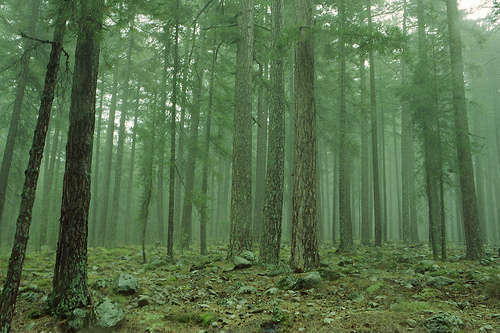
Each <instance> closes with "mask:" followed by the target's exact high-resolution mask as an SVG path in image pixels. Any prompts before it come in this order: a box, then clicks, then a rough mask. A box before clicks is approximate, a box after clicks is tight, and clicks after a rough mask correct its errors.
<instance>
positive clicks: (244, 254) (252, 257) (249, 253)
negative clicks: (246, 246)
mask: <svg viewBox="0 0 500 333" xmlns="http://www.w3.org/2000/svg"><path fill="white" fill-rule="evenodd" d="M240 257H242V258H243V259H246V260H248V261H250V262H256V261H257V257H256V256H255V254H253V252H252V251H248V250H247V251H243V252H241V253H240Z"/></svg>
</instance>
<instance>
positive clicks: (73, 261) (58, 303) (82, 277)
mask: <svg viewBox="0 0 500 333" xmlns="http://www.w3.org/2000/svg"><path fill="white" fill-rule="evenodd" d="M102 7H103V3H102V0H91V1H87V2H82V3H80V4H79V6H78V7H77V8H78V9H79V11H80V13H79V14H80V15H79V16H78V17H80V21H79V22H78V28H79V31H78V39H77V42H76V50H75V68H74V72H73V73H74V74H73V88H72V93H71V108H70V118H69V120H70V126H69V131H68V143H67V146H66V168H65V172H64V183H63V197H62V206H61V219H60V229H59V241H58V244H57V255H56V264H55V268H54V278H53V281H52V282H53V290H52V293H51V295H50V302H51V305H52V308H53V310H54V312H55V313H57V314H64V313H68V312H71V311H72V310H73V309H75V308H79V307H85V306H87V305H88V304H89V303H90V294H89V291H88V287H87V228H88V212H89V204H90V175H91V166H92V144H93V136H94V122H95V99H96V95H95V94H96V86H97V72H98V67H99V51H100V50H99V41H100V39H101V37H100V36H99V35H100V29H101V24H102Z"/></svg>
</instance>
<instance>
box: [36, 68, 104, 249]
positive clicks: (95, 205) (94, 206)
mask: <svg viewBox="0 0 500 333" xmlns="http://www.w3.org/2000/svg"><path fill="white" fill-rule="evenodd" d="M104 95H105V94H104V78H103V80H102V83H101V90H100V96H99V111H97V112H98V114H97V128H96V131H95V132H96V133H95V152H94V154H95V158H94V179H93V180H92V184H93V195H92V199H91V202H90V203H91V205H90V207H91V210H92V218H91V219H90V221H89V224H90V233H89V244H91V245H93V244H95V241H96V238H95V237H96V229H97V211H98V210H99V185H100V184H99V183H100V179H99V171H100V170H101V169H100V166H101V163H100V162H101V128H102V111H103V103H104ZM45 193H47V192H45Z"/></svg>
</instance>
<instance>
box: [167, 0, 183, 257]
mask: <svg viewBox="0 0 500 333" xmlns="http://www.w3.org/2000/svg"><path fill="white" fill-rule="evenodd" d="M176 7H177V11H179V9H180V0H177V4H176ZM179 29H180V23H179V15H178V13H177V15H176V18H175V37H174V38H175V41H174V73H173V77H172V98H171V103H172V107H171V109H170V166H169V184H168V235H167V236H168V238H167V255H168V257H169V258H170V259H173V257H174V208H175V206H174V205H175V168H176V159H175V148H176V147H175V130H176V124H175V122H176V115H177V112H176V109H177V90H178V87H177V81H178V76H179V69H180V64H179Z"/></svg>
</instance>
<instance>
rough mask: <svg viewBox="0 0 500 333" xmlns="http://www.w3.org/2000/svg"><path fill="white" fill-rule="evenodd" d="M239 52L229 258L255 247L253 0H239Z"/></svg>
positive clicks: (237, 53)
mask: <svg viewBox="0 0 500 333" xmlns="http://www.w3.org/2000/svg"><path fill="white" fill-rule="evenodd" d="M239 3H240V11H241V13H240V15H239V16H238V28H239V39H238V45H237V50H236V81H235V109H234V134H233V166H232V183H231V231H230V240H229V249H228V257H232V256H234V255H237V254H239V253H240V252H242V251H244V250H250V249H251V247H252V237H251V230H252V229H251V227H252V226H251V224H252V64H253V27H254V24H253V7H254V3H253V0H240V2H239Z"/></svg>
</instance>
